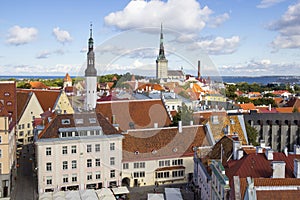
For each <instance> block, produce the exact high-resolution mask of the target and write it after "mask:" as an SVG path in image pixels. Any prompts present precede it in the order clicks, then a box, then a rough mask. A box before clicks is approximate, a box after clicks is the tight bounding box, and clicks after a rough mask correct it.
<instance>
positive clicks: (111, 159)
mask: <svg viewBox="0 0 300 200" xmlns="http://www.w3.org/2000/svg"><path fill="white" fill-rule="evenodd" d="M110 165H115V157H110Z"/></svg>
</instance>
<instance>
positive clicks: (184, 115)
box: [172, 103, 193, 126]
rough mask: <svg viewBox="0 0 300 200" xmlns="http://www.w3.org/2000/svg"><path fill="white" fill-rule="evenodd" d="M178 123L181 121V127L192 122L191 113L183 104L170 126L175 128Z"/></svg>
mask: <svg viewBox="0 0 300 200" xmlns="http://www.w3.org/2000/svg"><path fill="white" fill-rule="evenodd" d="M178 121H182V125H183V126H186V125H190V121H193V111H192V109H190V108H189V107H188V106H187V105H185V104H184V103H182V107H181V108H180V109H179V111H178V112H177V114H176V115H175V116H174V117H173V122H172V126H177V125H178Z"/></svg>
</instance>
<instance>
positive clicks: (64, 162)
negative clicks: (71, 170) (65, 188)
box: [63, 161, 68, 170]
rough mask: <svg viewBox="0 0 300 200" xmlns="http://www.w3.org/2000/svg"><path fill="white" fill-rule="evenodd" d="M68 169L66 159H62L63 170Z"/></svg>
mask: <svg viewBox="0 0 300 200" xmlns="http://www.w3.org/2000/svg"><path fill="white" fill-rule="evenodd" d="M66 169H68V161H63V170H66Z"/></svg>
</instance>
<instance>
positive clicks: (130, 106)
mask: <svg viewBox="0 0 300 200" xmlns="http://www.w3.org/2000/svg"><path fill="white" fill-rule="evenodd" d="M96 112H101V113H102V114H103V115H104V116H105V117H107V118H108V119H109V120H112V117H113V115H114V116H115V120H116V124H119V126H120V128H121V129H122V130H127V129H129V128H130V126H129V123H133V124H134V127H135V128H137V129H139V128H152V127H154V123H158V127H164V126H169V125H170V124H171V119H170V117H169V115H168V113H167V110H166V108H165V106H164V105H163V103H162V101H161V100H129V101H128V100H124V101H103V102H98V103H97V105H96Z"/></svg>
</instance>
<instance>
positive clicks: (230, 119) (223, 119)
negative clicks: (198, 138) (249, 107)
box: [208, 112, 247, 144]
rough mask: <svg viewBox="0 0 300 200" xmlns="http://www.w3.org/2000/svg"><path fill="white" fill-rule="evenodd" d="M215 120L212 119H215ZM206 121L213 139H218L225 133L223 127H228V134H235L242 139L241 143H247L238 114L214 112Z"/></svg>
mask: <svg viewBox="0 0 300 200" xmlns="http://www.w3.org/2000/svg"><path fill="white" fill-rule="evenodd" d="M215 117H216V118H217V120H214V119H216V118H215ZM208 123H209V125H210V128H211V131H212V134H213V138H214V140H215V141H218V140H220V139H221V138H222V137H223V136H224V135H225V132H224V131H225V128H226V127H230V133H229V134H230V135H237V136H238V137H239V139H240V141H242V144H247V138H246V136H245V134H244V131H243V128H242V124H241V123H243V122H242V121H240V119H239V116H238V115H227V113H226V112H214V113H212V116H211V117H210V118H209V120H208Z"/></svg>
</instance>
